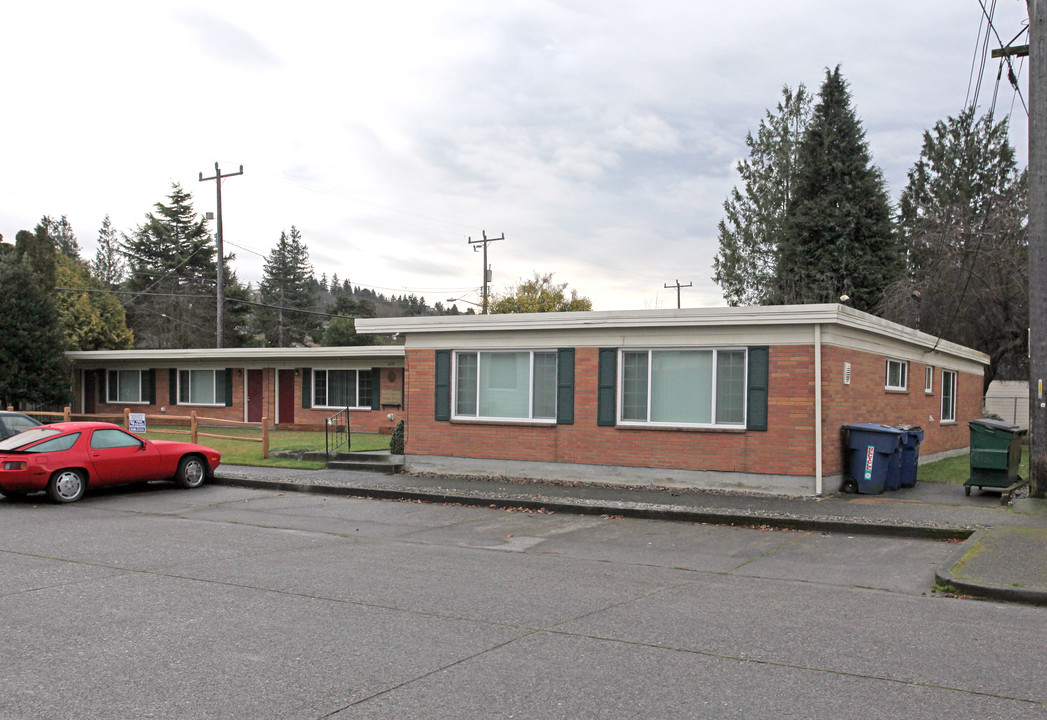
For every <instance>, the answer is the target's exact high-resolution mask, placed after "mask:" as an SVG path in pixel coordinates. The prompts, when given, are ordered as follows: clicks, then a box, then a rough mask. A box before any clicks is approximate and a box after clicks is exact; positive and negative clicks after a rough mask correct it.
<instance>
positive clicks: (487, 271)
mask: <svg viewBox="0 0 1047 720" xmlns="http://www.w3.org/2000/svg"><path fill="white" fill-rule="evenodd" d="M482 232H483V240H473V239H472V238H469V244H470V245H476V244H478V243H483V246H484V290H483V298H484V300H483V314H484V315H486V314H487V284H488V283H489V282H491V266H490V265H488V264H487V243H492V242H495V241H497V240H505V233H502V236H501V237H496V238H489V237H487V231H486V230H483V231H482ZM476 250H477V248H475V247H474V248H473V252H476Z"/></svg>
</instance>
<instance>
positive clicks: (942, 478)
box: [916, 445, 1029, 485]
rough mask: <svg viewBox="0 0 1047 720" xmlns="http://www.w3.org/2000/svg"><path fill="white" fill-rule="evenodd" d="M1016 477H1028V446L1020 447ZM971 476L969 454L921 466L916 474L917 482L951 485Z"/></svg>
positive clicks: (962, 481) (961, 483) (958, 483)
mask: <svg viewBox="0 0 1047 720" xmlns="http://www.w3.org/2000/svg"><path fill="white" fill-rule="evenodd" d="M1018 475H1020V476H1021V477H1023V478H1027V477H1029V446H1028V445H1022V462H1021V465H1019V466H1018ZM970 476H971V457H970V455H969V454H966V453H965V454H963V455H957V456H956V457H951V458H946V459H945V460H939V461H937V462H932V463H927V464H926V465H921V466H920V468H919V470H918V471H917V472H916V478H917V480H919V482H940V483H950V484H952V485H963V484H964V482H966V481H967V478H969V477H970Z"/></svg>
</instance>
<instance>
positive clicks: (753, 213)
mask: <svg viewBox="0 0 1047 720" xmlns="http://www.w3.org/2000/svg"><path fill="white" fill-rule="evenodd" d="M810 115H811V96H810V93H808V92H807V88H806V87H804V85H803V84H800V85H799V86H798V87H797V88H796V90H795V92H794V91H793V90H791V89H790V88H789V86H788V85H786V86H785V87H783V88H782V99H781V101H780V102H779V103H778V107H777V108H776V110H775V111H774V112H772V111H770V110H768V111H767V114H766V117H764V118H763V119H762V120H761V121H760V127H759V128H758V129H757V131H756V137H753V134H752V133H749V134H748V135H746V138H745V144H746V145H747V146H748V147H749V157H748V158H747V159H745V160H742V161H741V162H740V163H739V164H738V175H739V177H740V179H741V188H740V189H739V188H738V187H735V188H733V189H732V190H731V193H730V195H728V197H727V199H726V200H725V201H724V203H723V209H724V213H725V216H724V219H723V220H721V221H720V224H719V227H718V233H717V236H718V239H719V241H720V250H719V252H718V253H717V254H716V257H715V258H714V260H713V269H714V274H713V280H714V281H715V282H716V283H717V284H718V285H719V286H720V288H721V289H722V290H723V296H724V299H725V300H726V301H727V304H728V305H732V306H738V305H762V304H764V303H766V302H767V301H768V299H769V298H770V296H771V293H772V291H773V288H774V278H775V267H776V264H777V254H778V241H779V238H781V236H782V231H783V228H784V226H785V221H786V215H787V211H788V208H789V201H790V199H791V198H792V193H793V188H794V186H795V178H796V155H797V152H798V150H799V147H800V141H801V140H802V139H803V134H804V131H805V130H806V129H807V124H808V122H809V120H810Z"/></svg>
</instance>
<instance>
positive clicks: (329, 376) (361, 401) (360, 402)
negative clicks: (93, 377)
mask: <svg viewBox="0 0 1047 720" xmlns="http://www.w3.org/2000/svg"><path fill="white" fill-rule="evenodd" d="M373 397H374V383H373V382H372V373H371V371H370V370H313V407H330V408H370V407H371V403H372V398H373Z"/></svg>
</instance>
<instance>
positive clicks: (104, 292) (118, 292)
mask: <svg viewBox="0 0 1047 720" xmlns="http://www.w3.org/2000/svg"><path fill="white" fill-rule="evenodd" d="M55 290H65V291H67V292H83V293H97V294H102V295H130V294H132V292H133V291H131V290H95V289H91V288H67V287H56V288H55ZM137 295H146V296H148V297H175V298H182V299H185V300H200V299H204V300H210V299H211V297H212V296H211V295H196V294H187V293H137ZM225 301H226V302H231V303H240V304H241V305H251V306H253V307H260V308H266V309H269V310H287V311H290V312H296V313H302V314H303V315H319V316H321V317H328V318H349V319H353V318H354V317H355V316H353V315H338V314H336V313H325V312H320V311H319V310H303V309H301V308H294V307H286V306H284V305H271V304H269V303H260V302H255V301H253V300H241V299H240V298H234V297H227V298H225ZM160 314H161V315H163V313H160ZM163 317H167V316H166V315H163ZM198 329H199V328H198Z"/></svg>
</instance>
